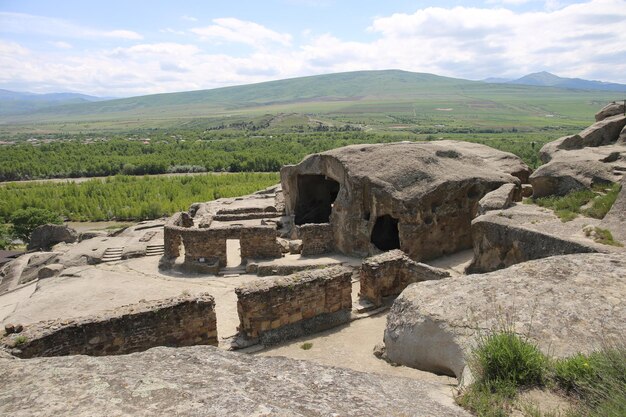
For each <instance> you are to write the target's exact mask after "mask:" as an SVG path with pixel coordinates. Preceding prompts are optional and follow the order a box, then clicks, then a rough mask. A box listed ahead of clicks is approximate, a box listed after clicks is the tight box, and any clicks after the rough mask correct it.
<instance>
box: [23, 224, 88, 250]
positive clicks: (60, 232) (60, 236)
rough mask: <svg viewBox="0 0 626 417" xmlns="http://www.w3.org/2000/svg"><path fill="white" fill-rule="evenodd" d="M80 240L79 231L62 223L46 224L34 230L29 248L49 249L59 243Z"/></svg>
mask: <svg viewBox="0 0 626 417" xmlns="http://www.w3.org/2000/svg"><path fill="white" fill-rule="evenodd" d="M77 240H78V232H76V230H74V229H72V228H71V227H67V226H64V225H62V224H44V225H41V226H39V227H37V228H35V230H33V232H32V234H31V236H30V242H29V243H28V249H29V250H31V249H44V250H49V249H50V248H52V246H54V245H56V244H57V243H61V242H63V243H74V242H76V241H77Z"/></svg>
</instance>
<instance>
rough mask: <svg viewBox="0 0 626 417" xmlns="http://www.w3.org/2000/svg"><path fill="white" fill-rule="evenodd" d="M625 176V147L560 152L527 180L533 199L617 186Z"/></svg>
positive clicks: (603, 147)
mask: <svg viewBox="0 0 626 417" xmlns="http://www.w3.org/2000/svg"><path fill="white" fill-rule="evenodd" d="M624 173H626V146H624V145H607V146H600V147H595V148H593V147H586V148H582V149H578V150H570V151H562V152H558V153H556V154H555V155H554V157H553V159H552V160H551V161H550V162H548V163H547V164H545V165H542V166H540V167H539V168H537V170H536V171H535V172H533V174H532V175H531V176H530V182H531V184H532V186H533V197H535V198H537V197H545V196H550V195H565V194H567V193H569V192H571V191H575V190H581V189H590V188H591V187H592V186H594V185H599V184H607V183H614V182H619V181H620V179H621V178H622V176H623V175H624Z"/></svg>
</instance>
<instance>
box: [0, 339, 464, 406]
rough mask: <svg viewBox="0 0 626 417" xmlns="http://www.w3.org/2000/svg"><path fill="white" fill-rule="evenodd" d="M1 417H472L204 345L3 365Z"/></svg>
mask: <svg viewBox="0 0 626 417" xmlns="http://www.w3.org/2000/svg"><path fill="white" fill-rule="evenodd" d="M0 367H1V368H0V369H2V370H3V372H2V374H3V378H2V390H0V414H3V415H11V416H15V417H19V416H29V417H31V416H44V415H45V416H48V415H72V416H76V417H79V416H93V415H107V416H128V415H137V416H138V415H166V416H174V415H185V416H227V415H228V416H252V415H272V416H333V415H341V416H363V415H398V416H400V415H402V416H432V417H440V416H441V417H445V416H468V417H469V416H470V414H469V413H467V412H466V411H464V410H462V409H461V408H459V407H458V406H455V405H452V404H449V403H448V402H444V401H443V400H440V399H439V398H438V396H439V394H438V393H436V389H435V386H433V385H431V384H429V383H425V382H420V381H416V380H411V379H406V378H398V377H390V376H382V375H374V374H367V373H361V372H356V371H352V370H347V369H341V368H333V367H328V366H322V365H317V364H314V363H312V362H306V361H296V360H293V359H287V358H280V357H261V356H249V355H245V354H237V353H232V352H224V351H220V350H218V349H215V348H211V347H200V346H196V347H189V348H178V349H171V348H155V349H151V350H149V351H146V352H142V353H135V354H130V355H123V356H116V357H98V358H96V357H87V356H74V357H58V358H42V359H29V360H18V359H15V360H10V359H3V358H2V357H0Z"/></svg>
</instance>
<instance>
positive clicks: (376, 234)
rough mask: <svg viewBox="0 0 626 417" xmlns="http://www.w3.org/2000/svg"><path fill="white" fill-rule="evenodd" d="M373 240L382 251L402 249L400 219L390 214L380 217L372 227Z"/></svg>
mask: <svg viewBox="0 0 626 417" xmlns="http://www.w3.org/2000/svg"><path fill="white" fill-rule="evenodd" d="M371 242H372V243H373V244H374V246H376V247H377V248H378V249H380V250H382V251H387V250H392V249H400V233H399V232H398V219H395V218H393V217H391V216H390V215H388V214H385V215H384V216H380V217H378V218H377V219H376V223H375V224H374V228H373V229H372V236H371Z"/></svg>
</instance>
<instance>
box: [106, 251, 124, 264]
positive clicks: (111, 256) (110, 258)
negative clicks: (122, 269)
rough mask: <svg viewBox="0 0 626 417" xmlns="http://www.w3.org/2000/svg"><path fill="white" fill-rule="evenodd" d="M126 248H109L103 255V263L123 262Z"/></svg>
mask: <svg viewBox="0 0 626 417" xmlns="http://www.w3.org/2000/svg"><path fill="white" fill-rule="evenodd" d="M123 253H124V248H107V249H106V250H105V251H104V254H103V255H102V262H115V261H121V260H122V254H123Z"/></svg>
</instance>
